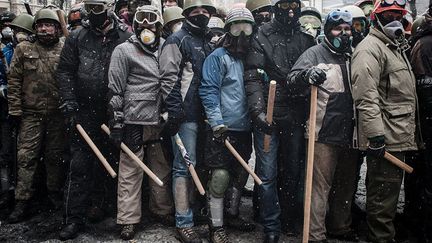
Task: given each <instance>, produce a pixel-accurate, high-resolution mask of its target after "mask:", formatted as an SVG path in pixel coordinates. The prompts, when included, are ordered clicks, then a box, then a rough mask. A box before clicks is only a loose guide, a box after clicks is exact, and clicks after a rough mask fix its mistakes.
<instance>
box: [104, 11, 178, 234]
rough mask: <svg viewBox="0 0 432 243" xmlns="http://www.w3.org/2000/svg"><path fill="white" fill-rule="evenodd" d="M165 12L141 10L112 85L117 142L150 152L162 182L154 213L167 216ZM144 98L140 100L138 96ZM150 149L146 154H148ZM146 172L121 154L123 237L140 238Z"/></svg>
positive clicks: (116, 57)
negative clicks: (162, 78) (162, 71)
mask: <svg viewBox="0 0 432 243" xmlns="http://www.w3.org/2000/svg"><path fill="white" fill-rule="evenodd" d="M162 24H163V20H162V16H161V14H160V12H159V10H158V9H157V8H156V7H154V6H152V5H145V6H141V7H138V8H137V11H136V13H135V17H134V22H133V29H134V35H132V36H131V37H130V38H129V40H128V41H126V42H125V43H123V44H121V45H119V46H117V47H116V49H115V50H114V52H113V54H112V56H111V63H110V69H109V73H108V78H109V84H108V88H109V89H110V91H111V93H112V94H113V96H112V98H111V100H110V101H109V104H108V107H109V112H111V113H113V114H111V116H112V117H113V119H112V120H111V121H110V129H111V137H110V138H111V140H112V141H113V142H114V143H116V144H120V143H121V142H122V141H123V142H124V143H125V144H126V145H127V146H128V147H129V148H130V149H132V151H133V152H134V153H135V154H136V155H137V156H138V157H139V158H141V159H143V157H144V154H146V157H147V161H148V162H149V167H150V168H151V169H152V170H153V172H154V173H156V175H157V176H158V177H159V178H160V179H161V180H162V182H163V183H164V185H163V186H159V185H157V184H156V183H155V182H154V181H153V180H149V184H150V194H151V195H150V202H149V207H150V211H151V212H152V213H153V214H155V215H159V217H167V216H168V215H170V214H171V213H172V210H173V205H172V194H171V188H170V185H171V183H170V181H171V162H168V160H167V159H166V158H165V155H164V151H163V149H162V144H161V142H162V141H161V139H160V131H161V126H160V113H161V101H162V100H161V95H160V85H159V68H158V65H159V64H158V62H157V57H158V52H159V45H160V43H161V37H160V35H161V31H162ZM137 97H140V99H137ZM144 151H145V152H144ZM143 175H144V172H143V171H142V169H141V168H140V167H139V166H138V165H137V164H136V162H135V161H133V159H131V158H130V157H129V156H128V155H126V154H125V153H124V152H121V154H120V164H119V179H118V196H117V208H118V212H117V223H118V224H120V225H121V226H122V230H121V233H120V237H121V238H122V239H123V240H130V239H132V238H133V237H134V234H135V231H136V224H138V223H139V222H140V221H141V190H142V186H141V185H142V180H143Z"/></svg>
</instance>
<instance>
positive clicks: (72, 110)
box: [59, 101, 79, 129]
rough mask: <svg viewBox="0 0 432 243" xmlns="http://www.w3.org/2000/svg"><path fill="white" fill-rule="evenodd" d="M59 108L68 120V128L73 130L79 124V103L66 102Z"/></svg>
mask: <svg viewBox="0 0 432 243" xmlns="http://www.w3.org/2000/svg"><path fill="white" fill-rule="evenodd" d="M59 108H60V110H61V112H62V113H63V115H64V116H65V118H66V126H67V128H68V129H72V128H73V127H75V125H76V124H77V123H78V119H77V114H78V110H79V105H78V103H77V102H76V101H65V102H64V103H63V104H62V105H61V106H60V107H59Z"/></svg>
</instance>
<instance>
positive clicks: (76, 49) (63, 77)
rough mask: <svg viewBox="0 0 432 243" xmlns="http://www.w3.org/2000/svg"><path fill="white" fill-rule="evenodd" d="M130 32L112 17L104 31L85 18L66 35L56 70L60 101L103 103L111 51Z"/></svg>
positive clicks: (106, 88)
mask: <svg viewBox="0 0 432 243" xmlns="http://www.w3.org/2000/svg"><path fill="white" fill-rule="evenodd" d="M130 36H131V33H129V32H127V27H126V26H124V25H122V24H118V23H116V22H115V21H114V22H113V26H112V29H110V30H109V31H108V32H107V33H106V34H102V33H101V32H99V31H96V30H94V29H93V28H91V27H90V26H89V24H88V23H86V22H83V27H82V28H78V29H76V30H74V31H72V32H71V33H70V35H69V36H68V37H67V38H66V41H65V45H64V48H63V51H62V53H61V57H60V63H59V66H58V69H57V73H56V78H57V81H58V83H59V87H60V94H61V98H62V102H65V101H76V102H77V103H78V104H79V105H80V107H86V108H88V107H96V106H101V107H105V106H106V104H107V103H108V101H107V98H108V96H107V92H108V68H109V63H110V59H111V54H112V52H113V50H114V48H115V47H116V46H117V45H119V44H121V43H123V42H125V41H126V40H127V39H128V38H129V37H130Z"/></svg>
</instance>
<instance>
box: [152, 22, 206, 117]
mask: <svg viewBox="0 0 432 243" xmlns="http://www.w3.org/2000/svg"><path fill="white" fill-rule="evenodd" d="M212 36H213V35H212V34H211V33H210V31H209V30H208V29H207V30H205V31H204V30H197V29H195V28H193V27H192V26H191V25H190V24H189V23H188V22H185V23H184V24H183V27H182V29H181V30H180V31H178V32H176V33H174V34H172V35H171V36H169V37H168V39H167V40H166V41H165V43H164V46H163V47H162V52H161V55H160V56H159V67H160V74H161V77H160V79H161V90H162V97H163V99H164V101H165V108H166V110H167V111H168V115H169V117H170V118H175V119H180V120H183V119H184V120H185V121H189V122H194V121H201V120H204V109H203V106H202V104H201V99H200V97H199V95H198V88H199V86H200V83H201V79H202V66H203V64H204V60H205V59H206V57H207V56H208V55H210V53H211V52H212V46H211V45H210V44H209V43H210V40H211V38H212Z"/></svg>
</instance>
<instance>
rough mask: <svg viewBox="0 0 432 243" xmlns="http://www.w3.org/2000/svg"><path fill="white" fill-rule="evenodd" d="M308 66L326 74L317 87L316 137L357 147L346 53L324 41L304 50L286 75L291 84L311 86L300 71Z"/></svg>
mask: <svg viewBox="0 0 432 243" xmlns="http://www.w3.org/2000/svg"><path fill="white" fill-rule="evenodd" d="M311 67H317V68H320V69H322V70H323V71H324V72H325V73H326V75H327V80H326V81H325V82H324V83H323V84H322V85H321V87H322V89H318V105H317V118H316V119H317V120H316V136H315V138H316V141H318V142H320V143H327V144H336V145H341V146H348V147H356V146H357V145H356V142H355V141H354V140H353V131H354V104H353V99H352V95H351V77H350V74H349V72H350V56H349V54H339V53H336V52H334V51H332V50H331V49H330V48H329V47H328V45H327V44H326V43H325V42H323V43H321V44H320V45H317V46H314V47H311V48H309V49H308V50H307V51H306V52H305V53H303V55H301V56H300V58H299V59H298V60H297V62H296V64H295V65H294V67H293V68H292V71H291V73H290V75H289V76H290V80H289V81H290V82H291V83H292V84H293V85H298V86H299V87H304V91H303V93H306V92H307V90H310V88H309V87H310V86H309V85H308V84H307V81H306V80H303V75H302V71H304V70H306V69H309V68H311ZM308 128H309V127H308Z"/></svg>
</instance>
